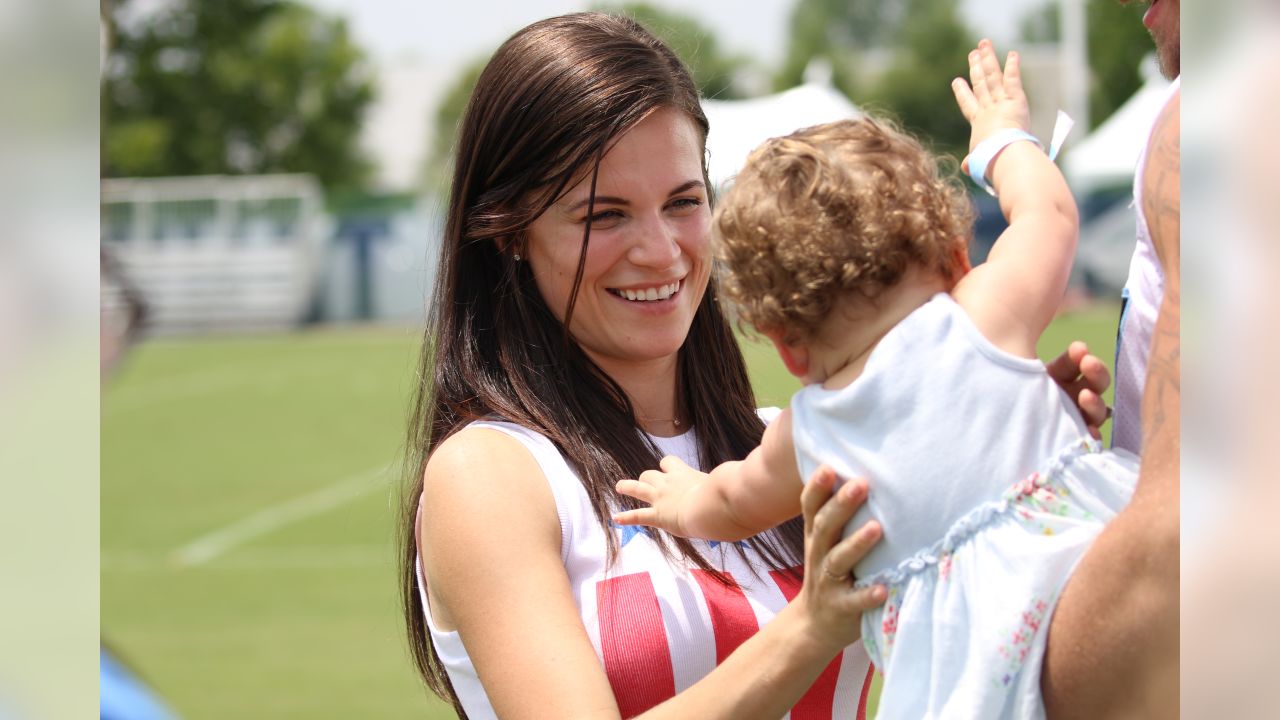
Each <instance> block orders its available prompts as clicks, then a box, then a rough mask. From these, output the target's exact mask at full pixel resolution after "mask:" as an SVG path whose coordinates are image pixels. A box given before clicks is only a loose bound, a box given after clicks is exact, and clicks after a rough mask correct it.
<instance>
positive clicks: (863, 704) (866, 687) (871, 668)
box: [858, 664, 876, 720]
mask: <svg viewBox="0 0 1280 720" xmlns="http://www.w3.org/2000/svg"><path fill="white" fill-rule="evenodd" d="M875 675H876V666H875V665H871V664H868V665H867V678H866V679H865V680H863V681H862V695H861V696H859V698H858V720H867V701H868V700H869V699H871V678H873V677H875Z"/></svg>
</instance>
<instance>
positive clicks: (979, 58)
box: [951, 39, 1031, 172]
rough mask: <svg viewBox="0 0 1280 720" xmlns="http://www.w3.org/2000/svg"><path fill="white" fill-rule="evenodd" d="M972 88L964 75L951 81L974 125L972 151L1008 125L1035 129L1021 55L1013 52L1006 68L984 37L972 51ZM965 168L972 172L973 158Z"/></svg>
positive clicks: (961, 104)
mask: <svg viewBox="0 0 1280 720" xmlns="http://www.w3.org/2000/svg"><path fill="white" fill-rule="evenodd" d="M969 79H970V81H971V82H972V83H973V87H972V88H970V86H969V84H967V83H965V81H964V79H963V78H956V79H955V80H952V81H951V90H952V92H954V93H955V96H956V104H957V105H959V106H960V112H962V113H964V117H965V119H966V120H968V121H969V124H970V125H971V126H972V127H973V131H972V132H971V133H970V135H969V152H973V149H974V148H975V147H977V146H978V143H980V142H982V141H983V140H985V139H986V138H987V137H989V136H990V135H992V134H993V133H995V132H997V131H1000V130H1005V129H1008V128H1016V129H1019V130H1027V131H1029V130H1030V129H1031V108H1030V106H1028V105H1027V95H1026V93H1025V92H1023V90H1022V74H1021V72H1020V71H1019V68H1018V54H1017V53H1016V52H1010V53H1009V55H1008V57H1007V59H1006V60H1005V66H1004V71H1003V72H1002V71H1001V70H1000V60H999V59H998V58H997V57H996V52H995V48H994V47H992V45H991V41H990V40H985V39H984V40H982V41H981V42H979V43H978V47H977V49H975V50H972V51H970V53H969ZM963 169H964V171H965V172H968V171H969V159H968V158H965V161H964V164H963Z"/></svg>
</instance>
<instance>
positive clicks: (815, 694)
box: [769, 568, 864, 720]
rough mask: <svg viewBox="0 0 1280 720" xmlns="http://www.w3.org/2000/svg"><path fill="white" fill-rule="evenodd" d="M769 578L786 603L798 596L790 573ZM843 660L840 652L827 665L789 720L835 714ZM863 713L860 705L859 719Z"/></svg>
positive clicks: (825, 717) (798, 582)
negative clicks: (837, 683)
mask: <svg viewBox="0 0 1280 720" xmlns="http://www.w3.org/2000/svg"><path fill="white" fill-rule="evenodd" d="M796 570H799V568H796ZM769 577H771V578H773V582H774V583H775V584H776V585H777V586H778V589H779V590H781V591H782V595H783V597H785V598H786V599H787V602H791V601H792V600H794V599H795V597H796V595H799V594H800V586H801V585H802V584H803V583H802V581H801V580H799V579H797V578H796V577H795V576H793V575H791V574H790V573H787V572H782V571H780V570H774V571H771V572H770V573H769ZM843 659H844V653H843V652H842V653H840V654H839V655H837V656H836V657H835V659H834V660H832V661H831V663H830V664H828V665H827V667H826V669H824V670H823V671H822V674H821V675H819V676H818V679H817V680H815V681H814V683H813V685H811V686H810V687H809V692H807V693H805V694H804V697H802V698H800V702H798V703H796V705H795V707H793V708H791V720H831V718H832V715H833V713H834V712H835V702H836V680H838V679H840V661H841V660H843ZM863 712H864V711H863V709H862V706H861V704H860V706H859V708H858V717H859V718H861V717H862V715H863Z"/></svg>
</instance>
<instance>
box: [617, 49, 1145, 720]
mask: <svg viewBox="0 0 1280 720" xmlns="http://www.w3.org/2000/svg"><path fill="white" fill-rule="evenodd" d="M970 79H971V83H972V86H970V85H969V84H966V83H965V82H964V80H961V79H957V80H956V81H955V82H954V83H953V90H954V91H955V95H956V100H957V102H958V104H959V106H960V110H961V111H962V112H963V113H964V115H965V117H966V118H967V119H968V120H969V122H970V124H971V125H972V135H971V138H970V154H969V156H968V157H967V158H966V161H965V166H966V168H968V170H969V171H970V172H971V174H973V175H974V176H975V180H978V181H981V182H983V183H984V184H985V183H987V182H990V184H991V185H992V186H994V188H995V190H996V192H997V193H998V196H999V200H1000V207H1001V211H1002V212H1003V213H1004V215H1005V217H1006V218H1007V219H1008V221H1009V227H1008V229H1007V230H1006V231H1005V232H1004V233H1003V234H1002V235H1001V236H1000V237H999V239H998V240H997V242H996V244H995V246H994V247H993V248H992V250H991V253H990V257H989V258H988V259H987V261H986V262H985V263H983V264H982V265H980V266H978V267H976V268H973V269H970V267H969V262H968V254H967V251H966V248H967V242H968V238H969V236H970V235H971V233H972V211H971V209H970V205H969V202H968V199H967V197H966V195H965V193H964V192H963V189H962V188H961V187H959V186H958V181H957V180H954V179H949V178H947V177H944V176H943V174H942V173H940V171H939V170H938V166H937V163H936V161H935V160H934V159H933V158H932V157H931V156H930V155H929V154H928V153H927V152H926V151H925V150H924V148H923V147H922V146H921V145H920V144H919V143H918V142H917V141H915V140H914V139H912V138H911V137H909V136H907V135H906V134H904V133H903V132H901V131H899V130H898V129H896V128H895V127H894V126H893V125H892V124H890V123H888V122H886V121H883V120H876V119H872V118H862V119H858V120H849V121H843V122H837V123H831V124H827V125H821V126H818V127H813V128H808V129H805V130H801V131H798V132H796V133H794V134H792V135H790V136H787V137H784V138H775V139H773V140H770V141H768V142H767V143H765V144H764V145H763V146H761V147H760V148H758V149H757V150H755V152H753V153H752V155H751V157H750V159H749V160H748V162H747V165H746V167H745V168H744V169H743V171H742V173H741V174H739V176H738V178H737V181H736V182H735V184H734V186H733V188H732V189H731V190H730V191H729V193H728V194H727V195H726V196H725V198H724V200H723V202H721V204H720V206H719V208H718V209H717V211H716V216H715V234H716V242H717V253H718V254H719V256H720V260H721V261H722V264H723V267H724V269H725V271H726V278H725V290H726V293H727V295H728V296H729V297H730V299H732V300H733V301H734V303H735V304H736V305H738V307H739V309H740V316H741V318H742V319H743V320H744V321H746V322H749V323H750V324H752V325H754V326H755V327H756V328H757V329H758V330H759V331H760V332H761V333H762V334H764V335H765V336H767V337H769V338H770V339H771V340H772V341H773V343H774V344H775V345H776V347H777V350H778V353H779V354H780V355H781V356H782V359H783V361H784V362H785V364H786V366H787V368H788V370H790V371H791V372H792V373H793V374H795V375H796V376H798V377H800V378H801V379H803V380H804V382H805V383H806V387H804V388H803V389H802V390H800V391H799V392H798V393H796V395H795V396H794V397H793V398H792V400H791V406H790V408H789V409H788V410H786V411H784V412H783V413H782V414H781V415H779V416H778V418H777V419H776V420H775V421H774V422H772V423H771V424H770V425H769V426H768V428H767V429H766V430H765V434H764V437H763V439H762V441H761V444H760V447H759V448H757V449H756V450H754V451H753V452H752V453H751V454H750V455H749V456H748V457H747V458H746V459H745V460H743V461H741V462H731V463H725V464H723V465H720V466H719V467H717V468H715V469H714V470H712V471H711V473H709V474H703V473H699V472H697V471H695V470H693V469H691V468H690V467H688V466H687V465H685V464H684V463H682V462H680V461H679V460H678V459H675V458H671V457H668V458H665V459H664V460H663V461H662V468H663V470H662V471H649V472H646V473H644V474H643V475H642V476H641V477H640V478H639V479H638V480H624V481H622V482H620V483H618V491H619V492H621V493H623V494H625V495H628V496H631V497H634V498H636V499H638V500H641V501H643V502H645V503H648V504H649V507H645V508H640V509H635V510H629V511H625V512H621V513H618V514H617V515H616V516H615V519H616V521H617V522H619V523H621V524H645V525H653V526H656V527H661V528H663V529H666V530H668V531H670V532H672V533H675V534H678V535H682V536H686V537H702V538H707V539H711V540H725V541H728V540H736V539H740V538H744V537H748V536H751V535H754V534H756V533H758V532H760V531H762V530H764V529H765V528H767V527H770V526H772V525H775V524H777V523H780V522H782V521H784V520H786V519H788V518H791V517H794V516H795V515H797V514H798V513H799V512H800V493H799V485H800V483H801V482H802V478H805V477H808V476H809V475H810V474H811V473H812V472H813V471H814V470H815V469H816V468H817V467H818V466H819V465H820V464H827V465H830V466H832V467H833V468H834V469H835V470H836V472H837V473H838V474H840V475H841V476H843V477H853V476H864V477H867V478H869V480H870V488H871V490H870V494H869V498H868V500H867V503H866V505H865V506H864V507H863V508H862V509H861V510H859V512H858V514H857V515H856V516H855V517H854V519H853V521H852V522H851V523H850V525H849V527H851V528H856V527H860V526H861V525H862V524H863V523H864V522H866V521H868V520H870V519H872V518H874V519H875V520H877V521H878V522H879V523H880V525H881V526H882V528H883V539H882V540H881V541H880V542H879V543H878V544H877V545H876V546H875V547H874V549H872V550H871V552H870V553H869V554H868V555H867V556H866V558H865V559H863V560H862V562H860V563H859V564H858V565H857V567H856V568H855V576H856V578H857V584H858V585H860V586H864V587H865V586H872V585H883V586H884V587H885V588H886V590H887V600H886V602H885V604H884V605H883V606H882V607H879V608H877V609H876V610H874V611H871V612H868V613H866V614H865V615H864V616H863V620H862V627H863V642H864V644H865V645H866V648H867V650H868V652H869V653H870V656H871V659H872V661H873V662H874V663H875V664H876V666H877V667H878V668H879V669H880V671H881V672H882V673H883V675H884V679H885V683H884V688H883V691H882V695H881V704H880V710H879V712H880V715H879V717H881V718H911V719H912V720H915V719H917V718H946V719H947V720H952V719H954V718H984V719H986V718H1028V717H1040V716H1043V714H1044V709H1043V704H1042V702H1041V698H1040V666H1041V660H1042V656H1043V653H1044V648H1045V641H1046V636H1047V633H1048V624H1049V618H1050V615H1051V614H1052V612H1053V608H1054V603H1055V601H1056V600H1057V597H1058V594H1059V592H1060V591H1061V589H1062V587H1063V586H1064V584H1065V583H1066V581H1067V578H1068V577H1069V575H1070V574H1071V572H1072V570H1073V568H1074V567H1075V565H1076V563H1077V561H1078V560H1079V559H1080V558H1081V556H1082V555H1083V554H1084V552H1085V550H1086V549H1087V548H1088V546H1089V544H1090V543H1091V542H1092V541H1093V539H1094V538H1095V537H1096V536H1097V534H1098V532H1099V531H1100V530H1101V528H1102V526H1103V525H1104V524H1105V523H1106V522H1107V521H1108V520H1109V519H1110V518H1111V517H1113V516H1114V515H1115V513H1116V512H1117V511H1119V510H1120V509H1121V508H1122V507H1123V506H1124V505H1125V503H1127V502H1128V499H1129V497H1130V495H1131V493H1132V490H1133V486H1134V483H1135V482H1136V478H1137V463H1136V459H1135V458H1134V457H1133V456H1131V455H1125V454H1117V453H1113V452H1110V451H1104V450H1103V449H1102V448H1101V447H1100V445H1099V443H1098V442H1097V441H1095V440H1094V439H1093V438H1092V437H1091V436H1090V435H1089V432H1088V430H1087V429H1086V426H1085V422H1084V420H1083V419H1082V418H1081V416H1080V414H1079V411H1078V410H1077V409H1076V407H1075V405H1074V404H1073V403H1072V401H1071V400H1070V399H1069V398H1068V397H1067V396H1066V394H1065V393H1064V392H1063V391H1062V390H1061V389H1060V388H1059V387H1058V385H1057V384H1056V383H1055V382H1054V381H1053V380H1052V379H1051V378H1050V377H1049V376H1048V374H1047V373H1046V371H1045V368H1044V365H1043V364H1042V363H1041V362H1040V361H1039V360H1037V359H1036V354H1035V348H1036V342H1037V340H1038V339H1039V337H1040V334H1041V332H1043V330H1044V329H1045V326H1047V325H1048V324H1049V322H1050V320H1052V318H1053V316H1054V313H1055V311H1056V309H1057V307H1058V304H1059V302H1060V301H1061V299H1062V296H1063V293H1064V291H1065V288H1066V283H1067V277H1068V274H1069V273H1070V270H1071V262H1072V258H1073V256H1074V254H1075V246H1076V236H1077V230H1078V220H1077V215H1076V207H1075V203H1074V201H1073V199H1072V196H1071V193H1070V191H1069V190H1068V188H1067V185H1066V183H1065V181H1064V179H1063V177H1062V174H1061V173H1060V172H1059V171H1058V169H1057V167H1056V166H1055V165H1054V164H1053V163H1052V162H1051V161H1050V160H1049V158H1048V157H1046V155H1045V154H1044V152H1043V151H1042V150H1041V149H1040V147H1038V144H1036V143H1034V138H1032V137H1031V136H1030V135H1029V134H1027V132H1026V131H1027V128H1028V125H1029V116H1030V113H1029V109H1028V106H1027V100H1026V96H1025V95H1024V93H1023V90H1022V83H1021V80H1020V77H1019V72H1018V58H1017V56H1016V54H1014V53H1010V54H1009V56H1008V59H1007V61H1006V64H1005V67H1004V69H1003V70H1002V69H1001V67H1000V63H999V60H998V59H997V58H996V55H995V52H994V50H993V48H992V47H991V43H990V42H989V41H985V40H984V41H983V42H982V43H980V45H979V47H978V49H977V50H975V51H974V52H973V53H971V54H970Z"/></svg>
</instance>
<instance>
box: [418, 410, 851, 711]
mask: <svg viewBox="0 0 1280 720" xmlns="http://www.w3.org/2000/svg"><path fill="white" fill-rule="evenodd" d="M774 415H776V410H775V411H773V413H771V414H766V413H764V412H762V413H761V416H762V417H765V418H766V420H768V419H772V417H773V416H774ZM469 427H483V428H490V429H493V430H497V431H499V432H502V433H505V434H507V435H509V436H511V437H513V438H515V439H516V440H518V441H519V442H520V443H521V444H522V445H524V447H525V448H526V449H528V450H529V452H530V454H532V455H533V457H534V459H535V460H537V462H538V465H539V466H540V467H541V468H542V471H543V473H544V474H545V475H546V478H547V482H548V484H549V485H550V486H551V492H552V495H553V496H554V498H555V503H556V512H557V514H558V515H559V518H560V548H561V559H562V560H563V562H564V566H565V569H566V571H567V572H568V575H569V582H570V584H571V586H572V591H573V598H574V602H575V603H576V604H577V606H578V610H579V612H580V614H581V616H582V622H583V625H584V626H585V627H586V629H587V634H588V636H589V637H590V638H591V644H592V645H593V646H594V647H595V650H596V654H597V655H598V656H599V657H600V661H601V663H602V664H603V665H604V669H605V673H606V674H607V675H608V677H609V682H610V684H611V685H612V687H613V692H614V696H615V697H616V698H617V701H618V707H619V709H620V710H621V712H622V717H624V718H626V717H632V716H635V715H638V714H640V713H642V712H644V711H645V710H648V709H649V708H651V707H653V706H654V705H657V704H658V703H660V702H662V701H664V700H666V699H668V698H670V697H672V696H673V695H675V694H676V693H678V692H681V691H683V690H685V689H687V688H688V687H690V686H691V685H693V684H694V683H695V682H697V681H698V680H700V679H702V678H703V677H704V676H705V675H706V674H707V673H709V672H711V670H712V669H714V668H715V666H716V665H718V664H719V663H720V662H722V661H723V660H724V658H725V657H727V656H728V655H729V653H730V652H732V651H733V649H735V648H736V647H737V646H738V645H739V644H741V643H742V642H743V641H744V640H746V639H747V638H749V637H750V636H751V635H753V634H754V633H755V632H756V631H757V630H758V629H759V628H760V627H761V626H762V625H764V624H765V623H767V622H769V621H770V620H772V619H773V617H774V615H776V614H777V613H778V612H779V611H780V610H781V609H782V608H783V606H785V605H786V603H787V602H788V601H789V600H790V599H791V598H792V597H794V596H795V594H796V593H797V592H798V591H799V583H798V582H796V581H794V580H791V579H790V578H789V577H788V576H786V575H784V574H782V573H776V572H769V571H768V570H767V566H766V565H765V564H764V563H763V561H761V560H760V559H759V558H758V557H757V556H755V555H754V554H749V557H751V558H752V559H753V561H752V562H751V563H750V564H748V563H747V562H744V561H743V559H742V558H741V556H740V555H739V554H738V553H737V552H735V551H734V550H733V549H732V548H730V547H729V545H728V544H727V543H704V542H702V541H695V544H697V543H701V544H700V545H699V547H700V548H701V549H702V550H703V555H704V556H705V557H706V558H707V559H708V560H709V561H710V562H711V564H712V565H713V566H714V567H716V568H717V569H719V570H722V571H724V572H727V573H728V574H729V575H730V576H731V577H732V578H733V579H734V580H735V581H736V582H737V584H738V587H728V588H726V587H724V586H722V585H720V584H719V583H717V582H716V581H715V579H714V578H712V577H711V576H710V575H709V574H707V573H706V572H704V571H701V570H697V569H690V568H673V567H672V566H671V564H669V563H668V562H667V560H666V559H665V558H664V557H663V556H662V554H661V552H660V551H659V550H658V548H657V546H656V545H654V543H653V541H652V540H650V538H649V536H648V534H647V531H646V530H644V529H641V528H622V527H613V528H610V531H611V532H613V533H615V534H617V536H618V539H619V544H620V546H621V550H620V552H619V554H618V558H617V561H616V563H615V565H614V566H613V567H612V568H609V569H607V570H606V567H605V547H606V538H605V535H604V532H605V531H604V529H603V528H601V527H600V523H599V522H598V521H597V520H596V516H595V513H594V512H593V510H592V506H591V502H590V500H589V499H588V497H587V494H586V491H585V490H584V489H583V487H582V483H581V482H580V481H579V480H578V476H577V475H576V474H575V473H574V472H573V470H572V469H570V467H569V465H568V464H567V463H566V462H565V459H564V457H563V456H561V455H560V452H559V451H558V450H556V448H555V446H554V445H552V444H551V442H550V441H548V440H547V439H546V438H545V437H543V436H542V435H540V434H538V433H536V432H533V431H531V430H528V429H526V428H523V427H520V426H518V425H513V424H510V423H503V422H490V421H483V422H475V423H472V424H471V425H470V426H469ZM651 437H652V436H651ZM652 439H653V441H654V442H655V444H657V445H658V448H659V449H660V450H661V451H662V452H663V453H665V454H668V455H676V456H678V457H680V458H681V459H683V460H684V461H685V462H687V463H689V464H690V465H692V466H694V467H698V466H699V463H698V453H697V445H696V440H695V437H694V434H693V431H689V432H687V433H685V434H684V435H681V436H678V437H674V438H659V437H652ZM797 492H799V489H798V488H797ZM424 587H425V583H424V582H423V580H422V575H421V569H419V575H418V589H419V594H420V595H421V597H422V605H423V608H424V609H426V620H427V626H428V628H429V629H430V631H431V639H432V642H433V643H434V644H435V647H436V652H437V653H438V654H439V656H440V660H441V662H442V663H443V664H444V666H445V669H446V672H447V673H448V675H449V680H450V682H452V683H453V688H454V691H455V692H456V693H457V694H458V697H459V699H460V700H461V702H462V706H463V708H464V709H465V710H466V712H467V715H468V717H470V718H471V720H487V719H489V718H496V717H497V716H496V715H495V714H494V710H493V706H492V705H491V704H490V703H489V699H488V697H487V696H486V694H485V691H484V687H483V686H482V684H481V682H480V679H479V677H478V676H477V674H476V669H475V666H474V665H473V664H472V662H471V658H470V657H469V656H468V655H467V651H466V648H465V647H464V646H463V644H462V640H461V638H460V637H459V635H458V633H457V632H451V631H444V630H440V629H439V628H437V627H436V625H435V623H433V622H432V620H431V613H430V610H429V608H428V606H427V598H426V593H425V592H423V588H424ZM871 673H872V669H871V663H870V660H869V659H868V657H867V654H866V650H865V649H864V648H863V647H862V645H861V644H860V643H857V644H854V645H851V646H849V648H847V649H846V650H845V651H844V653H842V654H841V655H840V656H838V657H837V658H836V659H835V660H833V661H832V662H831V664H830V665H829V666H828V667H827V669H826V670H825V671H824V672H823V674H822V675H821V677H819V678H818V681H817V682H816V683H815V684H814V685H813V687H812V688H810V690H809V692H808V694H807V695H805V696H804V698H802V699H801V701H800V703H798V704H797V705H796V706H795V708H793V709H792V711H791V713H790V714H789V716H788V717H790V718H792V719H793V720H810V719H812V720H819V719H821V720H835V719H836V718H849V719H850V720H852V719H854V718H856V719H857V720H863V718H865V717H866V704H867V697H868V695H869V692H870V687H871Z"/></svg>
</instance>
